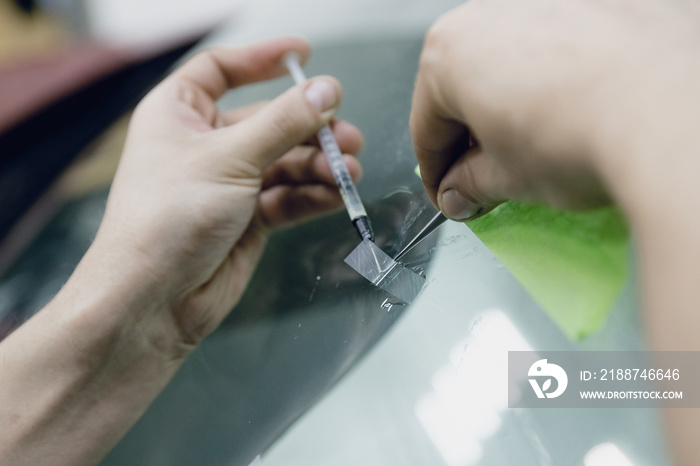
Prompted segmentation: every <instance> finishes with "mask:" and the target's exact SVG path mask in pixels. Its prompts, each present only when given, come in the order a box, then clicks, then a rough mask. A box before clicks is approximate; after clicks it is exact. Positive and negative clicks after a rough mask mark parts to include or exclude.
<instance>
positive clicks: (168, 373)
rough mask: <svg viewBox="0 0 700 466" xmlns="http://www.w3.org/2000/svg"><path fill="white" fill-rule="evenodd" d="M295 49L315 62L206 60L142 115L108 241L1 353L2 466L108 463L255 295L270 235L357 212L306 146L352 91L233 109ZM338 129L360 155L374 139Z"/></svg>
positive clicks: (281, 47)
mask: <svg viewBox="0 0 700 466" xmlns="http://www.w3.org/2000/svg"><path fill="white" fill-rule="evenodd" d="M290 50H295V51H297V52H298V53H300V55H301V56H302V57H308V54H309V50H308V46H307V45H306V44H305V43H304V42H303V41H301V40H298V39H280V40H276V41H270V42H266V43H261V44H257V45H254V46H251V47H248V48H245V49H236V50H217V51H213V52H204V53H202V54H199V55H197V56H196V57H194V58H193V59H192V60H190V61H189V62H188V63H186V64H185V65H183V66H182V67H181V68H180V69H178V70H177V71H175V72H174V73H173V74H172V75H171V76H170V77H168V78H167V79H166V80H165V81H163V82H162V83H161V84H160V85H159V86H158V87H156V88H155V89H154V90H153V91H152V92H151V93H150V94H149V95H148V96H147V97H146V98H145V99H144V100H143V101H142V102H141V104H140V105H139V106H138V108H137V110H136V112H135V114H134V117H133V119H132V121H131V126H130V130H129V135H128V138H127V143H126V147H125V150H124V154H123V156H122V161H121V163H120V166H119V170H118V173H117V175H116V178H115V180H114V184H113V186H112V190H111V192H110V195H109V199H108V202H107V209H106V213H105V216H104V219H103V222H102V224H101V226H100V229H99V231H98V234H97V236H96V238H95V241H94V243H93V244H92V246H91V247H90V249H89V251H88V253H87V254H86V255H85V257H84V258H83V260H82V261H81V263H80V265H79V266H78V267H77V269H76V271H75V272H74V274H73V276H72V277H71V278H70V280H69V281H68V283H66V285H65V286H64V287H63V289H62V290H61V291H60V293H59V294H58V295H57V296H56V297H55V298H54V299H53V300H52V301H51V303H50V304H48V305H47V307H46V308H45V309H43V310H42V311H40V312H39V313H38V314H37V315H36V316H35V317H34V318H32V319H30V320H29V321H28V322H27V323H25V324H24V325H23V326H22V327H20V328H19V329H18V330H17V331H16V332H14V333H13V334H12V335H10V336H9V337H8V338H7V339H6V340H4V341H3V342H2V344H0V374H2V379H1V380H2V382H1V383H0V424H2V425H3V426H4V428H3V433H2V435H0V462H1V463H2V464H8V465H25V464H26V465H35V464H48V463H50V464H52V465H81V464H95V463H97V462H99V461H100V459H101V458H102V457H103V456H104V455H105V454H106V453H107V452H108V451H109V450H110V449H111V448H112V447H113V446H114V445H115V444H116V443H117V442H118V441H119V439H120V438H121V437H122V436H123V435H124V433H125V432H126V431H127V430H128V429H129V427H130V426H131V425H132V424H133V423H134V422H136V420H137V419H138V418H139V416H141V414H142V413H143V412H144V411H145V410H146V408H147V407H148V405H149V404H150V403H151V401H152V400H153V399H154V398H155V397H156V396H157V394H158V393H159V392H160V391H161V390H162V389H163V387H165V385H166V384H167V383H168V381H169V380H170V379H171V377H172V376H173V374H174V373H175V372H176V371H177V370H178V368H179V367H180V366H181V364H182V363H183V361H184V360H185V358H186V357H187V355H188V354H189V353H190V352H191V351H192V350H193V348H194V347H195V346H196V345H197V343H198V342H199V341H201V339H202V338H204V337H205V336H206V335H208V334H209V333H210V332H212V331H213V330H214V329H215V328H216V327H217V326H218V325H219V324H220V323H221V321H222V320H223V319H224V317H225V316H226V314H228V312H229V311H230V310H231V308H232V307H233V306H234V305H235V304H236V302H237V301H238V300H239V298H240V296H241V294H242V292H243V290H244V289H245V286H246V284H247V282H248V280H249V279H250V277H251V275H252V273H253V270H254V268H255V265H256V263H257V262H258V260H259V258H260V255H261V253H262V251H263V248H264V246H265V243H266V239H267V236H268V231H269V230H270V229H271V228H276V227H281V226H285V225H289V224H290V223H294V222H297V221H300V220H303V219H305V218H309V217H311V216H314V215H319V214H322V213H325V212H328V211H329V210H331V209H336V208H338V207H340V206H342V200H341V198H340V195H339V194H338V190H337V188H336V187H335V182H334V180H333V176H332V174H331V171H330V168H329V167H328V165H327V162H326V161H325V157H324V156H323V154H322V152H320V150H319V149H318V147H316V146H315V145H313V144H308V143H305V141H309V140H313V135H314V134H315V133H316V131H317V130H318V129H319V128H320V127H321V126H322V125H324V124H326V123H327V122H329V121H330V120H331V119H332V117H333V115H334V113H335V111H336V110H337V108H338V106H339V104H340V98H341V89H340V85H339V84H338V82H337V81H336V80H334V79H333V78H330V77H318V78H315V79H312V80H310V81H309V82H307V83H306V84H305V85H304V86H296V87H294V88H292V89H290V90H289V91H287V92H285V93H284V94H282V95H281V96H280V97H278V98H277V99H275V100H274V101H272V102H269V103H261V104H257V105H253V106H251V107H247V108H243V109H237V110H233V111H230V112H227V113H220V112H218V111H217V107H216V100H217V99H218V98H219V97H220V96H221V95H222V94H223V93H224V92H225V91H226V90H227V89H228V88H230V87H236V86H240V85H243V84H247V83H251V82H255V81H260V80H264V79H269V78H272V77H276V76H279V75H282V74H283V73H284V67H283V65H282V63H281V58H282V56H283V55H284V54H285V53H286V52H288V51H290ZM333 126H334V132H335V133H336V137H337V138H338V141H339V144H340V146H341V149H342V150H344V152H347V153H353V154H356V153H357V152H358V151H359V150H360V146H361V144H362V137H361V135H360V133H359V131H358V130H357V129H356V128H355V127H353V126H351V125H349V124H348V123H344V122H340V121H338V122H334V123H333ZM345 161H346V163H347V164H348V167H349V169H350V172H351V174H352V176H353V177H355V178H358V177H359V176H360V175H361V169H360V166H359V164H358V162H357V160H356V159H355V158H354V157H351V156H349V155H348V156H346V160H345Z"/></svg>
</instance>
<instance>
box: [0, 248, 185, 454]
mask: <svg viewBox="0 0 700 466" xmlns="http://www.w3.org/2000/svg"><path fill="white" fill-rule="evenodd" d="M110 262H111V261H110V260H107V259H105V257H104V255H102V254H101V253H96V252H95V250H94V248H93V249H91V251H90V252H88V254H87V255H86V257H85V258H84V259H83V261H82V262H81V264H80V265H79V267H78V269H77V270H76V272H75V274H74V275H73V277H72V278H71V279H70V280H69V282H68V283H67V284H66V286H65V287H64V288H63V289H62V290H61V292H60V293H59V294H58V295H57V296H56V297H55V298H54V300H53V301H52V302H51V303H50V304H48V305H47V306H46V308H45V309H43V310H42V311H40V312H39V313H38V314H37V315H36V316H35V317H34V318H32V319H30V320H29V321H28V322H27V323H26V324H24V325H23V326H22V327H20V329H18V330H17V331H16V332H15V333H13V334H12V335H10V337H8V338H7V339H6V340H5V341H3V342H2V344H0V373H1V374H2V382H1V383H0V423H1V424H2V425H3V426H4V428H3V435H2V436H0V460H1V461H0V462H2V464H11V465H25V464H26V465H34V464H46V463H47V461H49V458H50V461H49V462H50V463H51V464H52V465H81V464H95V463H97V462H99V460H100V459H101V458H102V457H103V456H104V455H105V454H106V453H107V452H108V451H109V450H110V449H111V448H112V447H113V446H114V445H115V444H116V443H117V442H118V441H119V439H120V438H121V437H122V436H123V435H124V433H125V432H126V431H127V430H128V429H129V427H130V426H131V425H133V424H134V422H136V420H137V419H138V418H139V417H140V416H141V414H142V413H143V412H144V411H145V409H146V407H147V406H148V405H149V403H150V402H151V401H152V400H153V399H154V398H155V397H156V396H157V394H158V393H159V392H160V391H161V390H162V389H163V387H164V386H165V385H166V384H167V383H168V381H169V380H170V378H171V377H172V375H173V374H174V373H175V371H176V370H177V369H178V367H179V366H180V364H181V362H182V360H183V358H184V355H185V354H186V352H187V349H186V348H183V352H182V354H181V355H174V354H172V352H170V351H169V350H166V348H172V347H173V346H172V344H171V341H170V339H171V334H169V333H168V332H169V330H168V329H167V328H164V327H163V326H162V324H161V323H158V325H154V324H155V322H154V321H153V320H151V319H152V316H154V315H156V312H155V311H156V310H157V309H154V306H161V305H162V304H161V303H162V301H161V300H160V299H157V297H155V296H154V295H153V293H152V292H150V291H149V290H150V289H153V287H151V286H149V285H146V286H144V284H147V283H148V279H146V277H143V276H141V277H139V276H138V273H133V271H129V273H130V274H131V276H128V275H129V274H127V273H125V271H124V270H117V269H115V268H114V267H110V266H109V265H107V264H109V263H110ZM154 298H155V299H154ZM161 314H165V313H161Z"/></svg>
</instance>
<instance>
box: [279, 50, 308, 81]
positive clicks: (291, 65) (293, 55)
mask: <svg viewBox="0 0 700 466" xmlns="http://www.w3.org/2000/svg"><path fill="white" fill-rule="evenodd" d="M299 59H300V58H299V54H298V53H297V52H288V53H287V54H286V55H285V56H284V64H285V65H287V69H288V70H289V74H291V75H292V78H293V79H294V82H295V83H297V84H302V83H303V82H305V81H306V75H305V74H304V70H303V69H302V68H301V64H299Z"/></svg>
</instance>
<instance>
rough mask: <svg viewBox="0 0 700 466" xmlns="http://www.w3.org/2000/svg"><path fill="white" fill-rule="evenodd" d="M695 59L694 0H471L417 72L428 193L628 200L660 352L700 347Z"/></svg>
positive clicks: (472, 199) (688, 425) (444, 197)
mask: <svg viewBox="0 0 700 466" xmlns="http://www.w3.org/2000/svg"><path fill="white" fill-rule="evenodd" d="M699 55H700V7H699V6H698V4H697V2H689V1H684V0H671V1H666V2H660V1H656V0H641V1H638V0H634V1H632V0H615V1H612V2H603V1H599V0H572V1H567V2H558V1H556V0H528V1H526V2H523V1H522V0H470V1H469V2H468V3H466V4H464V5H463V6H461V7H459V8H457V9H455V10H453V11H451V12H449V13H448V14H446V15H445V16H443V17H442V18H441V19H439V20H438V21H437V22H436V24H435V25H433V27H432V28H431V29H430V31H429V33H428V35H427V37H426V40H425V45H424V49H423V52H422V55H421V61H420V69H419V73H418V77H417V79H416V87H415V92H414V99H413V108H412V112H411V120H410V124H411V133H412V136H413V140H414V145H415V148H416V153H417V156H418V161H419V163H420V169H421V174H422V177H423V180H424V183H425V187H426V190H427V192H428V194H429V196H430V198H431V199H432V201H433V203H434V204H435V206H436V207H438V208H440V209H441V210H442V211H443V213H445V215H446V216H448V217H449V218H452V219H454V220H466V219H469V218H472V217H473V216H475V215H479V214H480V213H482V212H486V211H488V210H489V209H490V208H493V207H494V206H495V205H497V204H498V203H499V202H501V201H503V200H505V199H518V200H523V201H533V202H540V203H546V204H550V205H553V206H556V207H560V208H572V209H581V208H590V207H595V206H599V205H603V204H606V203H609V202H611V201H612V202H616V203H617V204H618V205H619V206H620V207H621V208H622V210H623V211H624V212H625V214H626V216H627V218H628V221H629V223H630V225H631V227H632V229H633V231H634V234H635V238H636V242H637V250H638V257H639V262H640V266H641V281H642V282H641V287H640V288H641V289H642V290H643V303H644V317H645V323H646V331H647V334H648V338H649V342H650V345H651V347H652V348H653V349H656V350H685V351H690V350H692V351H697V350H700V339H699V338H698V336H697V328H699V326H700V313H698V312H697V309H698V303H700V292H699V288H698V286H697V277H699V276H700V265H698V264H700V248H698V247H697V244H698V239H700V221H698V216H697V215H696V214H695V213H697V212H698V211H700V183H698V182H697V179H696V178H697V173H698V171H699V170H700V143H699V142H698V141H699V140H698V137H697V131H698V128H700V106H699V105H698V102H700V60H698V56H699ZM470 139H471V141H472V143H471V144H469V140H470ZM665 414H666V417H667V421H668V427H669V430H668V432H669V434H668V438H669V440H670V442H671V444H672V450H673V451H674V453H675V455H676V459H677V461H678V463H679V464H684V465H685V464H688V465H690V464H697V461H698V458H700V444H699V443H698V442H697V440H696V438H695V432H697V431H698V429H700V415H699V414H698V412H697V410H695V409H674V410H668V412H666V413H665Z"/></svg>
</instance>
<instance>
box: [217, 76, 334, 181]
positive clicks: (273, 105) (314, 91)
mask: <svg viewBox="0 0 700 466" xmlns="http://www.w3.org/2000/svg"><path fill="white" fill-rule="evenodd" d="M342 95H343V91H342V87H341V86H340V83H339V82H338V80H336V79H335V78H332V77H330V76H320V77H315V78H312V79H310V80H308V81H307V82H305V83H304V84H300V85H297V86H294V87H292V88H290V89H288V90H287V91H286V92H284V93H283V94H282V95H280V96H279V97H277V98H276V99H275V100H273V101H272V102H270V103H269V104H267V105H265V106H264V107H263V108H261V109H260V110H258V111H257V112H255V113H254V114H253V115H251V116H250V117H248V118H246V119H244V120H242V121H240V122H239V123H236V124H235V125H232V126H229V127H227V128H222V129H221V130H220V131H221V132H222V135H223V137H224V138H226V139H227V140H228V144H229V147H241V148H242V149H243V150H241V151H240V152H239V153H237V154H236V157H237V158H238V159H240V160H243V161H246V162H248V163H250V164H251V165H252V166H254V167H255V168H257V169H259V170H260V171H262V170H263V169H264V168H265V167H266V166H267V165H269V164H270V162H272V161H273V160H275V159H277V158H278V157H280V156H282V155H283V154H285V153H286V152H288V151H289V150H290V149H292V148H293V147H294V146H296V145H298V144H301V143H302V142H304V141H307V140H308V139H309V138H311V137H312V136H313V135H314V134H316V132H318V130H319V129H321V127H323V125H325V124H328V123H329V122H330V121H331V119H332V118H333V116H334V115H335V113H336V112H337V110H338V108H339V107H340V102H341V100H342Z"/></svg>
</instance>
